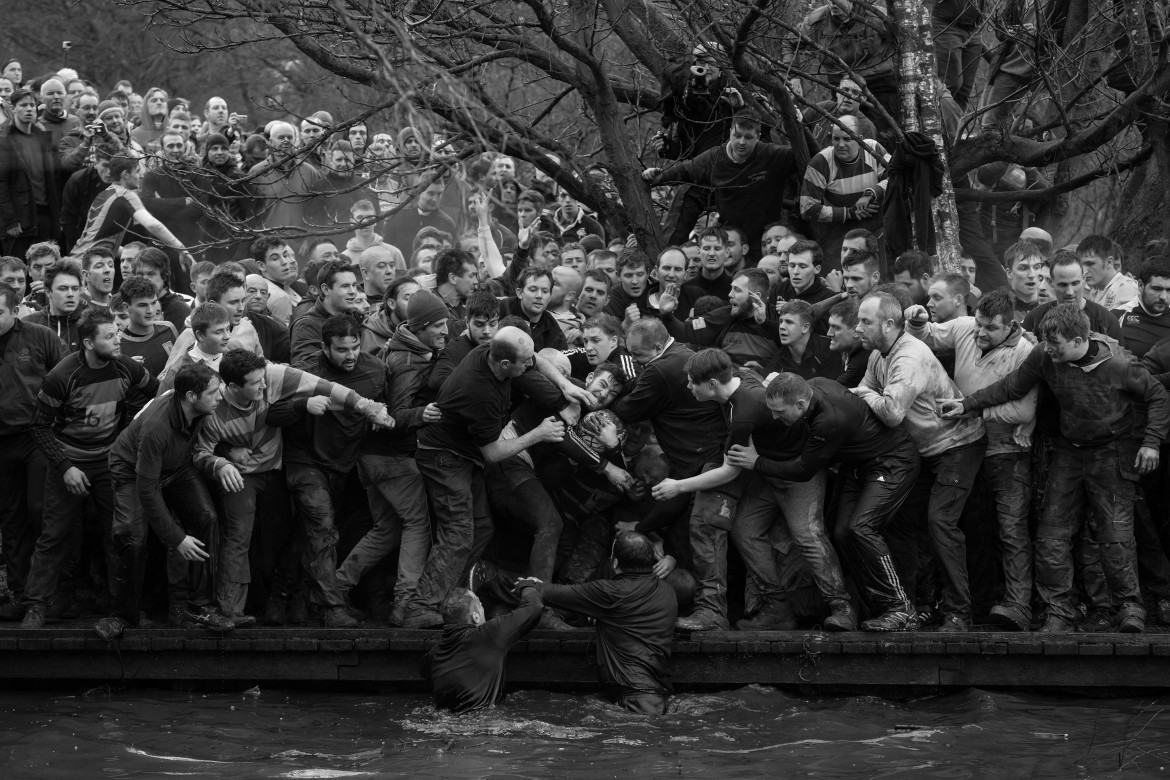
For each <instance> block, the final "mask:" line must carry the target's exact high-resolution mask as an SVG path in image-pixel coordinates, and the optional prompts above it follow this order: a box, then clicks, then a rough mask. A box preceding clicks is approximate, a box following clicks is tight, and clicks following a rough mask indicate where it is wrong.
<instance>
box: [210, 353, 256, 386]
mask: <svg viewBox="0 0 1170 780" xmlns="http://www.w3.org/2000/svg"><path fill="white" fill-rule="evenodd" d="M266 365H268V364H267V362H266V361H265V360H264V358H262V357H260V356H259V355H257V354H256V353H254V352H249V351H248V350H246V349H229V350H228V351H227V352H225V353H224V355H223V357H222V358H221V359H220V361H219V375H220V376H221V377H223V382H224V384H226V385H235V386H236V387H243V386H244V383H245V382H246V381H248V374H250V373H252V372H253V371H255V370H256V369H258V368H264V367H265V366H266Z"/></svg>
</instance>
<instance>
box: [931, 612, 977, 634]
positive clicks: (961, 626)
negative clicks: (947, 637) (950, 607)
mask: <svg viewBox="0 0 1170 780" xmlns="http://www.w3.org/2000/svg"><path fill="white" fill-rule="evenodd" d="M938 630H939V631H940V632H942V633H944V634H956V633H961V632H963V631H970V630H971V618H969V617H967V616H966V615H959V614H956V613H951V614H949V615H947V616H946V617H944V618H943V622H942V625H941V626H939V627H938Z"/></svg>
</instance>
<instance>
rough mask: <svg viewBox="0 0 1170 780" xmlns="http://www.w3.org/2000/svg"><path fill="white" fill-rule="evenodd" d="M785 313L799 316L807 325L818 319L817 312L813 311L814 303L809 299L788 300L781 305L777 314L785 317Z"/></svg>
mask: <svg viewBox="0 0 1170 780" xmlns="http://www.w3.org/2000/svg"><path fill="white" fill-rule="evenodd" d="M785 314H790V315H793V316H795V317H799V318H800V320H801V322H803V323H804V324H805V325H812V324H813V322H815V321H816V318H817V317H816V313H815V312H814V311H813V307H812V304H811V303H809V302H808V301H801V300H795V301H788V302H787V303H785V304H783V305H782V306H781V307H780V311H779V312H777V315H778V316H780V317H783V316H784V315H785Z"/></svg>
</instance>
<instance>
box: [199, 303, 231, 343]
mask: <svg viewBox="0 0 1170 780" xmlns="http://www.w3.org/2000/svg"><path fill="white" fill-rule="evenodd" d="M231 321H232V319H231V317H229V316H228V313H227V309H225V308H224V307H222V306H220V305H219V304H218V303H212V302H208V303H204V304H202V305H200V306H198V307H196V308H195V311H193V312H191V331H192V332H193V333H194V334H195V335H196V336H202V335H206V333H207V329H208V328H210V327H211V326H213V325H218V324H220V323H221V322H231Z"/></svg>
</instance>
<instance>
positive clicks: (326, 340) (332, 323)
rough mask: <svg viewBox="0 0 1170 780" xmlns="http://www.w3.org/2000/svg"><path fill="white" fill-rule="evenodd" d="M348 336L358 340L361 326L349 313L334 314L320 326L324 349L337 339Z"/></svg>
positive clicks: (360, 334) (360, 335)
mask: <svg viewBox="0 0 1170 780" xmlns="http://www.w3.org/2000/svg"><path fill="white" fill-rule="evenodd" d="M350 337H353V338H356V339H358V340H359V341H360V340H361V338H362V326H361V324H360V323H358V321H357V320H356V319H354V318H353V317H352V316H351V315H349V314H334V315H333V316H332V317H330V318H329V319H327V320H325V324H324V325H322V326H321V343H323V344H324V345H325V348H326V349H328V348H329V347H331V346H333V342H334V341H336V340H337V339H344V338H350Z"/></svg>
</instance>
